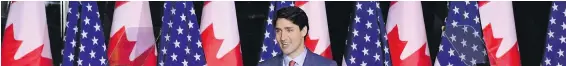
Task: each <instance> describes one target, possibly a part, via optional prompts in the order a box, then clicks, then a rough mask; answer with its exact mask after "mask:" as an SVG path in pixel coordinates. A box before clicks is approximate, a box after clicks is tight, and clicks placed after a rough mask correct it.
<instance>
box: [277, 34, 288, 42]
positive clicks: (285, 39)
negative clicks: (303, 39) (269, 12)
mask: <svg viewBox="0 0 566 66" xmlns="http://www.w3.org/2000/svg"><path fill="white" fill-rule="evenodd" d="M288 37H289V33H287V32H281V37H279V39H281V41H283V42H284V41H287V40H289V38H288Z"/></svg>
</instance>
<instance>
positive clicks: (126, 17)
mask: <svg viewBox="0 0 566 66" xmlns="http://www.w3.org/2000/svg"><path fill="white" fill-rule="evenodd" d="M149 11H150V10H149V2H147V1H129V2H124V1H119V2H116V9H115V11H114V20H113V21H112V28H111V32H110V33H111V34H110V36H111V37H110V44H109V45H108V46H109V48H108V56H109V63H110V64H111V66H115V65H124V66H142V65H143V66H155V65H156V61H155V60H157V59H156V57H157V54H156V51H155V50H156V49H155V38H154V36H153V35H154V34H153V25H152V22H151V15H150V12H149Z"/></svg>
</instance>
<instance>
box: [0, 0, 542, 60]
mask: <svg viewBox="0 0 566 66" xmlns="http://www.w3.org/2000/svg"><path fill="white" fill-rule="evenodd" d="M7 3H8V2H6V1H2V2H1V5H2V7H1V8H2V11H1V13H2V15H1V19H2V27H5V23H6V21H5V20H6V18H7V14H8V9H9V8H7V6H8V4H7ZM389 3H390V2H389V1H382V2H381V5H380V6H381V7H382V9H383V10H382V11H383V14H384V15H383V17H384V19H387V15H388V14H387V12H388V9H389ZM446 3H447V2H446V1H423V2H422V7H423V16H424V19H425V25H426V26H425V27H426V34H427V39H428V45H429V49H430V54H431V61H434V58H435V57H436V54H437V52H438V48H437V47H438V45H439V44H440V37H441V36H440V34H441V31H442V30H441V27H442V26H443V25H444V22H443V21H444V18H445V17H446V15H447V13H448V9H447V5H446ZM551 3H552V2H548V1H545V2H526V1H515V2H513V11H514V16H515V26H516V29H517V30H516V31H517V41H518V43H519V50H520V54H521V64H522V65H524V66H538V65H539V64H540V63H541V60H542V56H543V52H544V51H543V50H544V44H545V39H546V38H545V37H546V31H547V24H548V19H549V14H550V6H551V5H552V4H551ZM114 4H115V3H114V2H106V1H101V2H98V6H99V10H100V13H101V20H102V22H103V25H102V26H103V27H104V29H103V30H104V31H105V35H106V39H108V38H109V36H108V35H109V34H110V33H109V32H110V27H111V24H112V18H113V17H112V16H113V12H114ZM194 4H195V11H196V12H197V13H196V14H197V18H198V19H200V14H201V10H202V5H203V2H194ZM354 5H355V2H352V1H326V11H327V19H328V26H329V27H328V28H329V31H330V32H329V33H330V40H331V48H332V53H333V57H334V60H335V61H337V62H338V64H339V65H340V64H341V63H340V62H341V61H342V54H343V53H344V49H345V44H344V42H345V39H346V36H347V33H348V32H347V28H348V25H350V22H351V21H352V15H353V10H352V9H354ZM60 6H61V5H59V4H51V5H47V6H46V9H47V10H46V13H47V16H49V17H47V23H48V29H49V36H50V41H51V44H52V45H51V47H52V48H51V49H52V54H53V60H54V62H53V63H54V65H59V61H61V58H62V57H61V55H59V54H60V50H61V49H62V47H63V41H62V33H61V31H62V29H61V28H62V25H61V24H60V21H61V18H60V10H59V8H60ZM162 6H163V2H159V1H150V9H151V15H152V21H153V25H154V31H159V28H160V27H161V21H160V18H159V16H161V14H162V11H163V10H162ZM268 6H269V2H264V1H251V2H250V1H237V2H236V11H237V12H236V13H237V18H238V29H239V32H240V33H239V34H240V42H241V49H242V57H243V60H244V65H245V66H255V65H256V64H257V62H258V61H259V52H260V50H261V48H260V47H261V46H262V45H261V44H262V41H263V36H264V35H263V31H264V30H265V28H264V27H265V26H264V24H265V20H266V17H265V16H266V15H267V10H268ZM198 21H200V20H198ZM199 23H200V22H199ZM3 30H4V29H2V31H3ZM3 34H4V33H3V32H2V35H3ZM154 34H156V35H155V36H156V37H157V36H159V35H158V34H159V33H158V32H155V33H154ZM2 38H3V37H2Z"/></svg>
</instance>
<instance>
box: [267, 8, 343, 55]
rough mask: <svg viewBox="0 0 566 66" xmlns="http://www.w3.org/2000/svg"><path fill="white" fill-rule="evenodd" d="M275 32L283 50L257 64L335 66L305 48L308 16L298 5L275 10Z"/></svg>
mask: <svg viewBox="0 0 566 66" xmlns="http://www.w3.org/2000/svg"><path fill="white" fill-rule="evenodd" d="M275 21H276V22H275V23H274V25H275V32H276V35H277V36H276V39H277V41H278V43H279V44H278V45H279V47H280V48H281V50H282V51H283V54H282V55H277V56H275V57H273V58H272V59H269V60H266V61H263V62H261V63H259V64H258V66H336V62H335V61H334V60H331V59H327V58H324V57H322V56H320V55H318V54H315V53H312V52H311V51H310V50H308V49H306V47H305V44H304V40H305V36H306V35H307V33H308V18H307V15H306V13H305V12H304V11H303V10H302V9H301V8H298V7H285V8H281V9H279V10H278V11H277V19H276V20H275Z"/></svg>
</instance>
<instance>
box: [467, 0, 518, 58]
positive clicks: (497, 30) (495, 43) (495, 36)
mask: <svg viewBox="0 0 566 66" xmlns="http://www.w3.org/2000/svg"><path fill="white" fill-rule="evenodd" d="M476 7H479V14H480V15H481V17H480V19H481V20H480V21H481V25H482V32H483V38H484V41H485V44H486V48H487V56H488V58H489V60H490V64H491V65H493V66H520V65H521V64H520V63H521V59H520V55H519V48H518V43H517V34H516V33H515V32H516V31H515V21H514V16H513V5H512V2H511V1H480V2H479V4H478V5H477V6H476Z"/></svg>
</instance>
